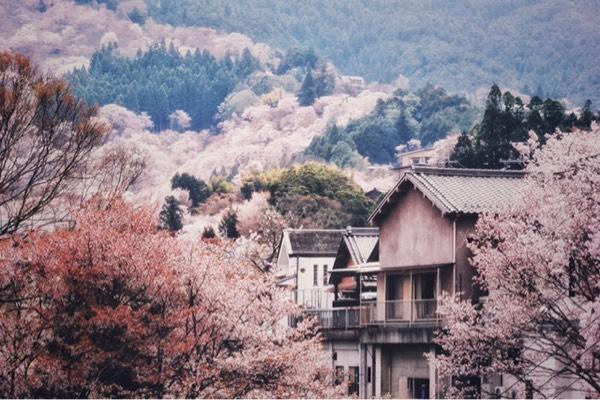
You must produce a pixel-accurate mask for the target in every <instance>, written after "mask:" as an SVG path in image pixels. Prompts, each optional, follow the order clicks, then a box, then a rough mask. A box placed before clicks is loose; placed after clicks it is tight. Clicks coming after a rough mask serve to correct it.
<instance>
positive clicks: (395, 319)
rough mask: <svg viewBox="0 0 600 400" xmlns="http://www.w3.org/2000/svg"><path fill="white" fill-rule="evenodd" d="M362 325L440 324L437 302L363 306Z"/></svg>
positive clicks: (403, 301) (419, 301)
mask: <svg viewBox="0 0 600 400" xmlns="http://www.w3.org/2000/svg"><path fill="white" fill-rule="evenodd" d="M362 313H363V315H362V316H361V321H362V322H363V325H370V326H371V325H377V326H386V325H390V326H391V325H401V326H412V325H419V326H423V325H434V326H437V325H439V323H440V316H439V314H438V313H437V300H436V299H425V300H387V301H380V302H376V303H370V304H366V305H363V310H362Z"/></svg>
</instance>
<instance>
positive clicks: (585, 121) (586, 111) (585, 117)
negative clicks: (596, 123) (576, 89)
mask: <svg viewBox="0 0 600 400" xmlns="http://www.w3.org/2000/svg"><path fill="white" fill-rule="evenodd" d="M593 120H594V113H593V112H592V101H591V100H589V99H588V100H586V102H585V104H584V106H583V110H581V115H580V116H579V118H578V119H577V123H576V124H577V127H578V128H579V129H585V130H590V129H591V127H592V121H593Z"/></svg>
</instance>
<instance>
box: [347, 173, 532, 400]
mask: <svg viewBox="0 0 600 400" xmlns="http://www.w3.org/2000/svg"><path fill="white" fill-rule="evenodd" d="M400 172H401V177H400V179H399V181H398V182H397V184H396V185H395V186H394V187H393V188H392V189H391V190H390V191H389V192H388V193H387V194H386V196H385V197H384V198H383V199H382V201H381V202H380V204H379V205H378V206H377V208H376V209H375V210H374V212H373V213H372V215H371V218H370V219H371V222H372V223H373V224H374V225H375V226H377V227H379V229H380V237H379V245H378V247H379V266H378V268H377V301H376V302H375V303H368V304H365V303H364V302H361V307H362V308H361V312H362V313H363V315H362V316H361V321H362V322H363V324H362V326H361V330H360V345H361V347H363V348H364V349H365V350H364V351H362V352H361V355H362V356H363V358H362V360H361V370H365V371H366V370H367V369H368V368H371V369H372V370H373V371H374V376H373V380H374V382H375V385H374V387H373V388H371V389H370V388H369V387H368V386H367V385H366V384H365V385H361V391H360V392H361V397H365V398H366V397H379V396H384V395H391V396H392V397H394V398H429V397H434V396H436V395H439V392H438V385H437V375H436V371H435V369H434V368H432V367H431V366H430V365H429V363H428V362H427V360H426V358H425V354H426V353H431V354H435V353H436V351H437V349H436V346H435V345H434V344H433V335H434V330H435V329H436V328H438V327H440V326H442V321H440V319H439V316H438V314H437V312H436V310H437V306H438V303H439V301H440V296H441V294H442V293H443V292H446V293H448V294H450V295H454V294H455V293H460V295H461V296H462V297H463V298H469V299H473V300H476V299H477V297H478V295H479V293H478V290H477V288H476V287H475V286H474V285H473V282H472V278H473V274H474V269H473V268H472V266H471V265H470V263H469V256H470V254H469V250H468V248H467V242H468V239H469V235H470V234H471V233H472V232H473V230H474V227H475V223H476V221H477V218H478V215H479V214H481V213H483V212H493V211H495V210H498V209H499V208H500V207H501V206H503V205H504V204H507V203H508V202H510V201H511V199H512V198H513V197H514V196H515V194H516V193H517V192H518V191H519V190H520V188H521V187H522V184H523V180H522V179H521V178H522V177H523V173H521V172H515V171H491V170H489V171H488V170H467V169H440V168H427V167H409V168H405V169H401V170H400ZM367 270H368V272H369V273H371V274H372V273H373V268H370V269H367ZM359 274H360V271H359ZM368 354H371V355H372V356H371V357H367V355H368Z"/></svg>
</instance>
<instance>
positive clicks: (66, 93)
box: [0, 52, 145, 236]
mask: <svg viewBox="0 0 600 400" xmlns="http://www.w3.org/2000/svg"><path fill="white" fill-rule="evenodd" d="M109 130H110V127H109V125H108V124H106V123H105V122H104V121H102V120H101V119H100V118H98V117H97V113H96V109H95V108H93V107H88V106H87V105H86V104H85V103H83V102H81V101H80V100H78V99H77V98H76V97H75V96H74V95H73V93H72V90H71V88H70V87H69V85H68V84H67V83H66V82H65V81H63V80H61V79H57V78H52V77H47V76H45V75H43V74H42V73H41V72H39V70H38V69H37V68H36V66H35V65H34V64H33V63H32V62H31V60H30V59H29V58H27V57H25V56H23V55H21V54H16V53H10V52H0V236H2V235H6V234H11V233H14V232H17V231H19V230H23V229H31V227H32V226H34V227H39V226H40V225H45V224H55V223H57V222H60V221H64V220H65V219H67V217H68V216H69V215H70V211H72V210H73V209H74V208H78V207H79V206H80V205H81V203H82V201H84V200H86V199H89V198H91V197H94V196H96V195H98V194H101V195H102V197H104V198H106V199H111V198H117V197H120V196H121V195H122V194H123V193H124V192H125V191H126V190H127V189H128V188H129V187H130V186H131V185H132V184H133V183H134V182H135V181H136V180H137V178H138V177H139V176H140V174H141V173H142V171H143V169H144V167H145V161H144V160H143V158H142V157H141V156H140V155H139V154H138V152H137V151H136V150H135V149H133V148H126V147H122V146H121V147H120V146H117V145H110V146H102V145H103V144H104V143H105V139H107V137H108V133H109Z"/></svg>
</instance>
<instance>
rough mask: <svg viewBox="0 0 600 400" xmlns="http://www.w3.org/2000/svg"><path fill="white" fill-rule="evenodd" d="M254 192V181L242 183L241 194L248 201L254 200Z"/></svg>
mask: <svg viewBox="0 0 600 400" xmlns="http://www.w3.org/2000/svg"><path fill="white" fill-rule="evenodd" d="M254 190H255V188H254V182H252V181H245V182H243V183H242V186H240V193H241V194H242V197H243V198H244V199H246V200H250V199H252V193H254Z"/></svg>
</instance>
